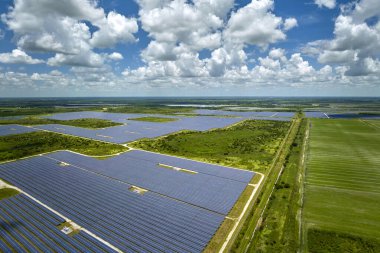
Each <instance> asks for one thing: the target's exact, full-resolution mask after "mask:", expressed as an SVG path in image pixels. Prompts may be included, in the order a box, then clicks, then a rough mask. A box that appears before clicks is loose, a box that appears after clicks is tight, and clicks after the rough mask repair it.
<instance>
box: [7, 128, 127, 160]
mask: <svg viewBox="0 0 380 253" xmlns="http://www.w3.org/2000/svg"><path fill="white" fill-rule="evenodd" d="M65 149H68V150H72V151H75V152H79V153H82V154H86V155H94V156H102V155H112V154H115V153H118V152H123V151H127V150H128V149H127V148H126V147H123V146H121V145H117V144H110V143H103V142H99V141H93V140H88V139H84V138H79V137H74V136H68V135H62V134H57V133H51V132H45V131H39V132H32V133H25V134H17V135H8V136H1V137H0V161H7V160H13V159H17V158H22V157H26V156H31V155H37V154H41V153H46V152H52V151H56V150H65Z"/></svg>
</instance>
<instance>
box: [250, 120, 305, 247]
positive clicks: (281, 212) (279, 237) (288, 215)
mask: <svg viewBox="0 0 380 253" xmlns="http://www.w3.org/2000/svg"><path fill="white" fill-rule="evenodd" d="M306 124H307V122H306V120H304V121H303V122H302V124H301V126H300V128H299V129H298V133H297V135H296V137H295V139H294V141H293V144H292V145H291V147H290V150H289V154H288V156H287V157H286V159H285V163H284V167H283V171H282V173H281V176H280V177H279V179H278V181H277V184H276V185H275V188H274V191H273V194H272V196H271V198H270V200H269V202H268V205H267V209H266V211H265V212H264V215H263V218H262V221H261V224H260V227H259V228H258V230H257V232H256V236H255V238H254V239H253V240H252V243H251V245H250V247H249V250H248V252H284V253H285V252H297V250H298V247H299V220H298V219H297V214H298V210H299V208H300V184H301V182H300V180H299V175H300V173H301V172H300V170H301V159H302V154H303V150H304V147H303V143H304V133H305V128H306Z"/></svg>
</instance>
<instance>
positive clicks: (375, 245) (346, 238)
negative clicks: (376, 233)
mask: <svg viewBox="0 0 380 253" xmlns="http://www.w3.org/2000/svg"><path fill="white" fill-rule="evenodd" d="M308 238H309V240H310V241H312V242H314V243H312V244H310V246H309V252H313V253H327V252H334V253H346V252H363V253H376V252H379V249H380V242H379V241H376V240H373V239H369V238H362V237H358V236H353V235H350V234H348V233H337V232H330V231H326V230H324V231H321V230H316V229H310V230H309V231H308Z"/></svg>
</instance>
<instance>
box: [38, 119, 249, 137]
mask: <svg viewBox="0 0 380 253" xmlns="http://www.w3.org/2000/svg"><path fill="white" fill-rule="evenodd" d="M241 120H242V119H241V118H216V117H189V118H181V119H179V120H178V121H174V122H167V123H155V122H143V121H133V120H128V122H127V124H126V125H122V126H115V127H109V128H105V129H97V130H93V129H87V128H80V127H73V126H64V125H59V124H49V125H40V126H37V128H39V129H43V130H49V131H53V132H58V133H66V134H70V135H76V136H82V137H86V138H90V139H95V140H101V141H107V142H113V143H125V142H129V141H134V140H137V139H141V138H154V137H158V136H162V135H166V134H169V133H173V132H178V131H181V130H185V129H186V130H196V131H204V130H209V129H212V128H220V127H225V126H228V125H231V124H234V123H237V122H239V121H241Z"/></svg>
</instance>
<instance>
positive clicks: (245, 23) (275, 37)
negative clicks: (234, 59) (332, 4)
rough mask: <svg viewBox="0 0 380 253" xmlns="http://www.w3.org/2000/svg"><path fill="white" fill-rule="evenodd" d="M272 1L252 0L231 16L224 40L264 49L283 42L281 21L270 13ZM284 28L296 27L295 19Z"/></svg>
mask: <svg viewBox="0 0 380 253" xmlns="http://www.w3.org/2000/svg"><path fill="white" fill-rule="evenodd" d="M273 8H274V2H273V0H252V2H251V3H249V4H248V5H246V6H244V7H242V8H240V9H238V10H237V11H236V12H233V13H232V14H231V18H230V19H229V21H228V25H227V28H226V30H225V31H224V38H225V40H226V41H227V42H229V43H234V44H236V43H240V44H243V45H244V44H249V45H256V46H259V47H262V48H266V47H267V46H268V45H269V44H271V43H275V42H277V41H280V40H284V39H285V38H286V35H285V33H284V31H282V30H281V26H282V25H283V23H284V22H283V19H282V18H281V17H277V16H276V15H274V14H273V13H272V11H273ZM285 25H286V28H289V29H290V28H292V27H294V26H295V25H296V20H295V19H289V20H288V21H287V23H286V24H285Z"/></svg>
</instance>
